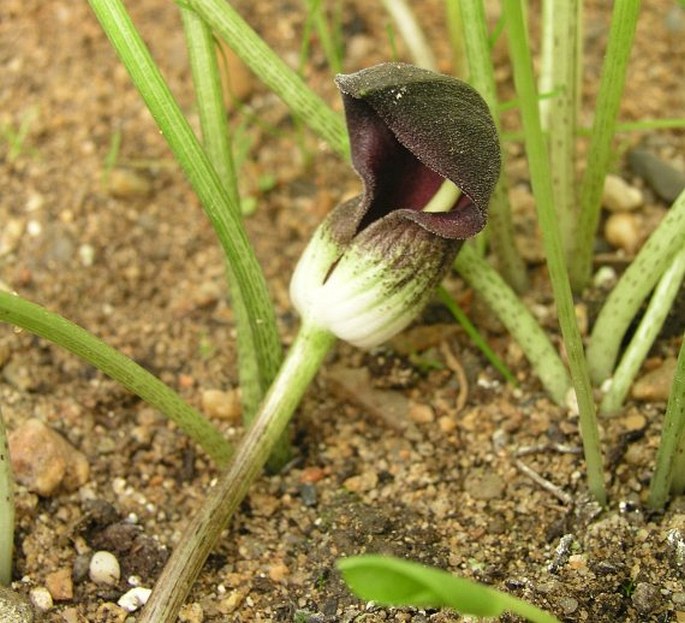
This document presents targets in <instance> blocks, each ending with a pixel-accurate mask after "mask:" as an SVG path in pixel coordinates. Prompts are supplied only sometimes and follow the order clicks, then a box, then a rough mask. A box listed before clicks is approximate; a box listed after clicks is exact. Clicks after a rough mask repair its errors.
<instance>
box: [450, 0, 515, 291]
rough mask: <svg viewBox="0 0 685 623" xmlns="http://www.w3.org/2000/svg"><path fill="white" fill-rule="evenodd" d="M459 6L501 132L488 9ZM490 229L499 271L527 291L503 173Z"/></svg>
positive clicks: (476, 71) (474, 65)
mask: <svg viewBox="0 0 685 623" xmlns="http://www.w3.org/2000/svg"><path fill="white" fill-rule="evenodd" d="M459 8H460V10H461V15H462V24H463V25H464V29H463V33H462V37H463V41H464V46H465V49H466V57H467V60H468V66H469V81H470V83H471V84H472V85H473V87H474V88H475V89H476V90H477V91H479V92H480V94H481V95H482V96H483V98H484V99H485V101H486V102H487V103H488V106H489V107H490V111H491V112H492V115H493V118H494V119H495V124H496V125H497V131H498V133H500V132H501V127H500V122H499V115H498V114H497V111H498V102H497V91H496V87H495V74H494V69H493V66H492V59H491V52H490V47H489V44H488V32H487V23H486V19H485V9H484V7H483V3H482V1H481V0H477V1H475V2H474V1H473V0H468V1H467V0H460V2H459ZM488 231H489V235H490V246H491V247H492V250H493V251H494V253H495V256H496V257H497V267H498V269H499V271H500V273H501V274H502V275H503V276H504V279H505V280H506V281H507V283H509V284H510V285H511V287H512V288H514V290H516V291H517V292H524V291H525V290H526V289H527V288H528V275H527V274H526V266H525V264H524V262H523V258H522V257H521V254H520V253H519V252H518V249H517V248H516V243H515V241H514V227H513V224H512V218H511V207H510V205H509V198H508V195H507V186H506V179H505V176H504V175H502V176H501V177H500V180H499V182H498V184H497V187H496V188H495V192H494V193H493V196H492V199H491V200H490V206H489V223H488Z"/></svg>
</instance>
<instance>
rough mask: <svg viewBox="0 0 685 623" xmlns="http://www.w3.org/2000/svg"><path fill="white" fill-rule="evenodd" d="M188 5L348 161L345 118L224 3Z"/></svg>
mask: <svg viewBox="0 0 685 623" xmlns="http://www.w3.org/2000/svg"><path fill="white" fill-rule="evenodd" d="M188 4H189V5H190V6H191V7H193V9H194V10H195V11H196V12H197V13H198V14H199V15H200V17H202V19H203V20H204V21H205V22H206V23H207V24H208V25H209V26H210V28H211V29H212V30H213V31H214V32H215V33H217V34H218V35H219V36H220V37H222V38H223V39H224V41H226V43H228V45H229V46H230V47H231V48H232V49H233V51H234V52H235V53H236V54H237V55H238V56H239V57H240V58H241V59H242V61H243V62H244V63H245V64H246V65H247V66H248V67H250V69H252V71H253V72H254V73H255V74H256V75H257V76H259V77H260V79H261V80H262V81H263V82H264V84H266V85H267V86H268V87H269V89H271V90H272V91H273V92H274V93H276V95H278V96H279V97H280V98H281V99H282V100H283V101H284V102H285V104H286V105H287V106H288V108H290V110H291V111H292V113H293V114H294V115H295V116H296V117H298V118H299V119H301V120H302V121H304V122H306V124H307V125H308V126H309V127H310V128H311V129H312V130H314V131H315V132H316V133H317V134H319V136H321V137H322V138H323V139H324V140H325V141H326V142H327V143H328V144H329V146H330V147H331V148H332V149H333V150H334V151H335V152H336V153H338V154H340V155H342V156H345V157H349V143H348V140H347V133H346V131H345V125H344V123H343V120H342V116H341V115H339V114H336V113H335V112H333V111H332V110H331V109H330V108H329V107H328V105H327V104H326V103H325V102H324V101H323V100H322V99H321V98H320V97H319V96H318V95H316V94H315V93H314V92H313V91H312V90H311V89H310V88H309V87H307V85H306V84H305V83H304V82H303V81H302V78H300V77H299V76H298V75H297V72H296V71H294V70H293V69H291V68H290V67H289V66H288V64H287V63H285V61H283V59H282V58H281V57H280V56H278V55H277V54H276V53H275V52H274V51H273V50H272V49H271V48H270V47H269V46H268V45H267V44H266V42H265V41H264V40H263V39H262V38H261V37H260V36H259V35H258V34H257V33H256V32H255V31H254V30H253V29H252V28H250V26H249V25H248V24H247V23H246V22H245V20H244V19H243V18H242V17H241V16H240V15H239V14H238V12H237V11H236V10H235V9H234V8H233V7H231V5H229V4H228V3H226V2H224V1H223V0H189V2H188Z"/></svg>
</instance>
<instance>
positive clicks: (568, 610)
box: [559, 597, 578, 615]
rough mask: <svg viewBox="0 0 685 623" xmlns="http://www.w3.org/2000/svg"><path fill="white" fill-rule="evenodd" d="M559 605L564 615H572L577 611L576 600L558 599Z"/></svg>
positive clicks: (569, 598)
mask: <svg viewBox="0 0 685 623" xmlns="http://www.w3.org/2000/svg"><path fill="white" fill-rule="evenodd" d="M559 605H560V606H561V609H562V610H563V611H564V614H566V615H569V614H573V613H574V612H575V611H576V610H578V600H577V599H574V598H573V597H560V598H559Z"/></svg>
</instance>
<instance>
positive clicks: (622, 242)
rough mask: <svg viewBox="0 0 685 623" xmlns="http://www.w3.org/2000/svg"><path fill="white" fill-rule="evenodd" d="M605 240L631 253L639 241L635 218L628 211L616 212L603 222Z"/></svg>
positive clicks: (638, 227) (635, 249)
mask: <svg viewBox="0 0 685 623" xmlns="http://www.w3.org/2000/svg"><path fill="white" fill-rule="evenodd" d="M604 237H605V238H606V241H607V242H608V243H609V244H610V245H611V246H612V247H616V248H618V249H622V250H623V251H625V252H626V253H627V254H628V255H633V254H634V253H635V251H637V250H638V248H639V247H640V243H641V237H640V226H639V223H638V220H637V218H636V217H635V215H634V214H631V213H630V212H616V213H614V214H612V215H611V216H610V217H609V218H608V219H607V221H606V223H605V224H604Z"/></svg>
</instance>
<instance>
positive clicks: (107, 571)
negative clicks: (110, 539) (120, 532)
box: [88, 551, 121, 585]
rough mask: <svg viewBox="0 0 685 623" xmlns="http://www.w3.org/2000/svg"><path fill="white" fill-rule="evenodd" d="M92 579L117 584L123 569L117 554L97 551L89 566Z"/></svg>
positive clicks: (100, 582)
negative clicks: (120, 566)
mask: <svg viewBox="0 0 685 623" xmlns="http://www.w3.org/2000/svg"><path fill="white" fill-rule="evenodd" d="M88 572H89V575H90V579H91V580H93V582H95V583H96V584H110V585H113V584H116V583H117V582H118V581H119V578H120V577H121V569H120V568H119V561H118V560H117V558H116V556H115V555H114V554H112V553H110V552H104V551H102V552H95V553H94V554H93V557H92V558H91V559H90V567H89V568H88Z"/></svg>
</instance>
